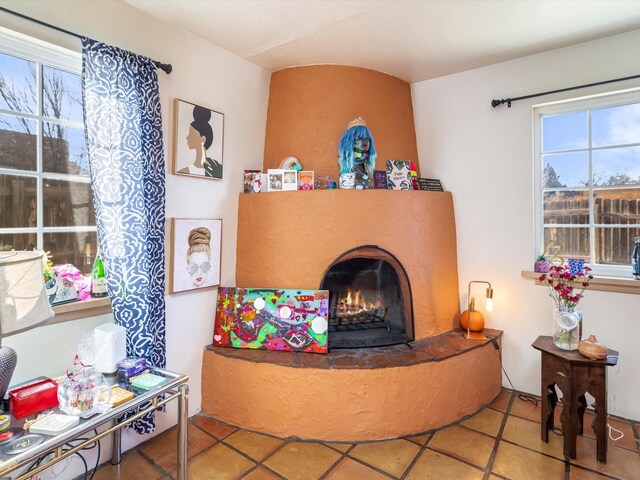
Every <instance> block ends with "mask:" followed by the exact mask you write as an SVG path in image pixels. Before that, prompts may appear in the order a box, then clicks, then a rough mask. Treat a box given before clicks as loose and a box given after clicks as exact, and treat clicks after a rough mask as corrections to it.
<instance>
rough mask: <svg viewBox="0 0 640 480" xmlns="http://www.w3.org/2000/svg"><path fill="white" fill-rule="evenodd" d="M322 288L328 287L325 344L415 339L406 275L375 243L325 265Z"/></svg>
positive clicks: (381, 343)
mask: <svg viewBox="0 0 640 480" xmlns="http://www.w3.org/2000/svg"><path fill="white" fill-rule="evenodd" d="M320 288H321V289H322V290H329V339H328V341H329V348H362V347H380V346H385V345H395V344H398V343H405V342H409V341H411V340H413V310H412V301H411V287H410V284H409V278H408V277H407V273H406V272H405V270H404V268H403V267H402V264H401V263H400V262H399V261H398V259H397V258H396V257H394V256H393V255H392V254H391V253H390V252H388V251H386V250H384V249H381V248H379V247H377V246H374V245H365V246H361V247H357V248H354V249H352V250H349V251H348V252H345V253H344V254H342V255H340V256H339V257H338V258H337V259H336V260H335V261H334V262H333V263H332V264H331V265H330V266H329V268H328V269H327V271H326V272H325V274H324V278H323V279H322V283H321V285H320Z"/></svg>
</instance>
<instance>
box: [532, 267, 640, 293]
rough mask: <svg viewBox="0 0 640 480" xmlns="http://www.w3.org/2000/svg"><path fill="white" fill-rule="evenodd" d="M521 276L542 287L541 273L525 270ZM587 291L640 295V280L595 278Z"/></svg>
mask: <svg viewBox="0 0 640 480" xmlns="http://www.w3.org/2000/svg"><path fill="white" fill-rule="evenodd" d="M521 274H522V276H523V277H524V278H527V279H531V280H535V281H536V285H542V284H541V283H540V282H539V281H538V277H540V275H541V274H540V273H538V272H532V271H528V270H523V271H522V272H521ZM587 290H596V291H600V292H617V293H630V294H635V295H640V280H635V279H633V278H619V277H618V278H616V277H593V279H592V280H591V282H590V283H589V287H587Z"/></svg>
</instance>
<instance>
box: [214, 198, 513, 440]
mask: <svg viewBox="0 0 640 480" xmlns="http://www.w3.org/2000/svg"><path fill="white" fill-rule="evenodd" d="M363 212H366V214H363ZM236 285H238V286H242V287H260V288H268V287H277V288H291V289H301V288H304V289H317V288H318V287H322V288H325V289H328V290H329V291H330V307H331V309H332V310H333V317H334V318H332V319H331V320H330V324H331V328H332V331H330V332H329V346H330V347H331V348H330V349H329V353H328V354H327V355H323V354H314V353H291V352H273V351H266V350H262V351H260V350H250V349H232V348H226V347H215V346H210V347H207V349H206V350H205V352H204V358H203V367H202V411H203V412H204V413H206V414H207V415H211V416H212V417H214V418H217V419H220V420H222V421H224V422H227V423H229V424H232V425H239V426H242V427H244V428H247V429H250V430H255V431H258V432H265V433H269V434H272V435H276V436H280V437H288V436H294V437H299V438H304V439H310V440H311V439H313V440H322V441H348V442H352V441H365V440H383V439H389V438H395V437H400V436H405V435H416V434H419V433H424V432H426V431H429V430H432V429H435V428H439V427H441V426H443V425H448V424H450V423H453V422H456V421H458V420H460V419H461V418H463V417H465V416H467V415H470V414H472V413H474V412H476V411H477V410H478V409H479V408H482V407H483V406H484V405H486V404H487V403H489V402H490V401H491V400H492V399H493V398H494V397H495V396H496V395H497V393H498V392H499V391H500V383H501V379H502V377H501V370H500V355H499V353H498V352H496V350H495V349H494V346H493V344H492V343H491V341H490V340H485V341H480V340H466V339H464V338H463V336H462V330H460V329H459V328H457V325H458V319H459V317H460V300H459V288H458V267H457V251H456V230H455V217H454V211H453V198H452V196H451V193H449V192H427V191H417V192H416V191H394V190H325V191H296V192H280V193H268V194H263V193H260V194H257V195H256V194H240V199H239V207H238V241H237V258H236ZM485 332H486V330H485ZM352 333H353V334H354V335H351V334H352ZM494 335H499V332H495V333H494ZM360 337H364V339H363V338H360ZM498 341H499V339H498ZM356 342H358V343H359V346H365V345H368V346H371V345H372V344H373V345H379V346H377V347H373V348H359V347H355V346H356V345H358V343H356ZM405 342H406V343H405ZM336 343H337V345H336ZM341 343H342V345H341ZM391 343H398V344H397V345H392V346H387V345H389V344H391ZM341 346H344V347H349V348H340V347H341ZM354 347H355V348H354ZM478 372H481V374H478ZM336 405H340V408H336ZM390 405H393V409H390V408H389V406H390ZM329 418H330V419H331V421H327V419H329Z"/></svg>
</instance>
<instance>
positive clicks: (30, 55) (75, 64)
mask: <svg viewBox="0 0 640 480" xmlns="http://www.w3.org/2000/svg"><path fill="white" fill-rule="evenodd" d="M0 53H3V54H7V55H11V56H14V57H17V58H20V59H23V60H27V61H29V62H33V63H35V64H36V79H37V93H36V98H37V105H36V108H37V113H36V114H30V113H24V112H15V111H13V110H9V109H5V108H0V114H3V115H11V116H18V117H22V118H26V119H29V120H34V121H35V122H36V123H37V144H36V170H33V171H32V170H22V169H14V168H7V167H0V175H13V176H18V177H22V178H31V179H35V180H36V191H37V202H36V208H37V215H36V216H37V221H36V227H11V228H6V227H3V226H2V225H0V234H21V233H25V234H29V233H31V234H35V235H36V244H37V248H38V250H44V249H45V247H44V236H45V234H48V233H76V232H79V233H86V232H89V233H96V232H97V227H96V226H48V227H47V226H45V225H44V221H45V219H44V187H43V185H44V182H45V181H46V180H52V181H56V180H59V181H70V182H76V183H83V184H91V178H90V177H89V176H82V175H77V174H71V173H53V172H45V171H44V162H43V123H45V122H47V123H50V124H56V125H62V126H65V127H73V128H81V129H83V130H84V123H80V122H73V121H69V120H63V119H57V118H52V117H46V116H44V115H43V108H44V106H43V98H42V81H43V67H44V66H46V67H52V68H55V69H58V70H62V71H65V72H68V73H72V74H75V75H81V74H82V55H81V53H80V52H75V51H73V50H69V49H66V48H63V47H60V46H57V45H53V44H51V43H48V42H44V41H42V40H39V39H36V38H33V37H30V36H27V35H24V34H22V33H19V32H14V31H12V30H9V29H6V28H3V27H0ZM52 254H54V255H55V252H52Z"/></svg>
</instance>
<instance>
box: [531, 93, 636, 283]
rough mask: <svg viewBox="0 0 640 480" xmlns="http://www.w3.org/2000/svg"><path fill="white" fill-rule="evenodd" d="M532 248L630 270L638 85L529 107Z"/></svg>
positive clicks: (603, 271)
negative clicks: (552, 247)
mask: <svg viewBox="0 0 640 480" xmlns="http://www.w3.org/2000/svg"><path fill="white" fill-rule="evenodd" d="M534 126H535V127H534V158H535V195H536V198H535V210H536V250H537V252H542V251H543V250H544V248H545V245H547V244H548V243H549V242H550V241H554V242H556V243H557V244H560V245H561V246H562V253H561V254H562V256H564V257H574V258H583V259H585V261H586V262H587V263H589V264H590V265H591V266H592V267H593V269H594V273H595V274H597V275H602V276H621V277H626V276H630V274H631V270H630V269H631V267H630V264H631V251H632V248H633V239H634V237H636V236H640V91H637V90H636V91H627V92H623V93H618V94H611V95H601V96H597V97H590V98H584V99H578V100H575V101H568V102H561V103H556V104H549V105H543V106H540V107H536V108H535V109H534Z"/></svg>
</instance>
